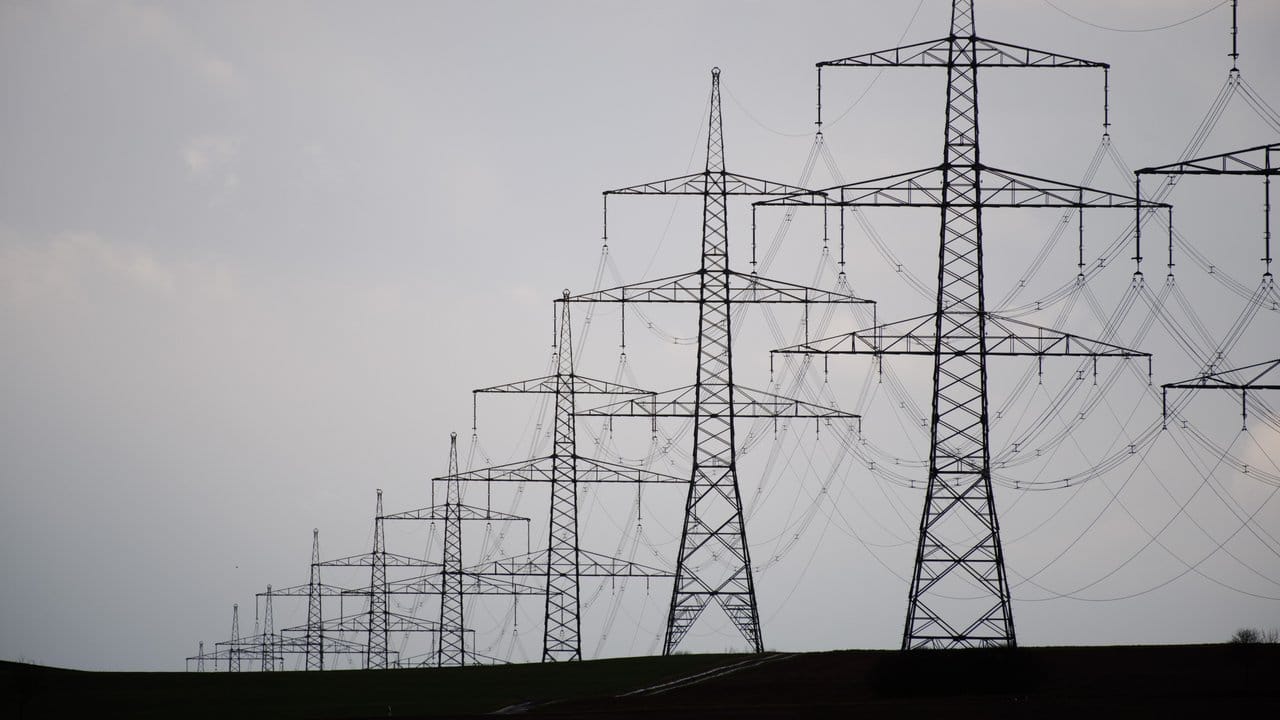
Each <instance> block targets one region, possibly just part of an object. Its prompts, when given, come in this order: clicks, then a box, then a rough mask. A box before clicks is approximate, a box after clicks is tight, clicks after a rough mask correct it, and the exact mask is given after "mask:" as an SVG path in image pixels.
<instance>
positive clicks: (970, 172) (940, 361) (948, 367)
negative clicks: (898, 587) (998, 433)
mask: <svg viewBox="0 0 1280 720" xmlns="http://www.w3.org/2000/svg"><path fill="white" fill-rule="evenodd" d="M951 12H952V16H951V38H950V40H951V42H950V43H949V48H948V58H947V116H946V122H945V128H946V143H945V146H944V150H943V161H942V162H943V170H942V172H943V180H942V188H943V190H942V193H943V194H942V230H941V243H940V247H941V250H940V252H939V262H938V301H937V314H936V323H937V324H936V329H935V332H936V333H937V336H938V337H942V336H944V335H945V334H952V333H954V334H955V335H957V336H960V337H963V338H972V340H973V342H974V343H975V344H976V345H977V346H978V353H977V355H976V356H974V355H971V354H967V353H965V354H943V353H941V352H939V353H938V354H937V355H935V356H934V364H933V412H932V419H931V421H930V424H929V445H930V448H931V450H930V454H929V486H928V489H927V490H926V492H925V501H924V514H923V517H922V518H921V520H920V538H919V544H918V545H917V547H916V563H915V571H914V573H913V574H912V577H911V591H910V596H909V600H908V604H907V622H906V630H905V631H904V635H903V641H902V644H903V646H904V647H911V646H913V645H914V644H915V643H917V642H919V641H920V640H922V639H925V638H929V637H930V636H931V635H932V634H934V632H936V631H935V628H939V627H945V626H946V624H945V623H944V622H943V620H942V618H941V617H940V616H939V615H938V613H937V612H935V611H934V610H933V609H931V608H930V607H929V604H928V603H927V602H926V601H927V600H928V599H929V591H930V590H931V589H932V587H933V586H934V585H935V583H937V582H938V581H939V580H940V579H942V578H943V577H944V576H945V575H946V574H947V573H948V572H950V571H952V570H954V569H956V568H963V569H964V570H965V571H967V572H968V573H969V575H971V576H972V577H973V578H974V579H976V580H977V581H978V583H979V584H980V585H981V586H982V587H983V588H985V589H986V590H987V592H988V593H990V595H991V596H992V597H993V599H994V600H995V602H994V603H993V604H992V605H991V607H990V608H989V609H987V610H985V611H983V612H981V614H980V615H978V616H977V617H976V618H975V619H974V620H972V621H971V623H970V624H969V626H968V627H967V628H965V630H964V631H963V634H964V635H965V637H966V638H967V639H966V642H970V641H976V642H977V643H978V644H1001V645H1005V644H1007V645H1015V644H1017V640H1016V636H1015V635H1014V630H1013V609H1012V607H1011V606H1010V603H1009V581H1008V578H1007V577H1006V576H1005V570H1004V553H1003V549H1002V548H1001V545H1000V525H999V522H998V521H997V518H996V508H995V501H994V498H993V497H992V493H991V449H990V445H989V435H988V431H989V417H988V415H987V364H986V363H987V358H986V316H985V314H984V313H985V311H986V302H985V298H984V293H983V276H982V207H981V205H980V204H979V202H978V201H979V197H978V194H979V187H978V172H979V170H978V66H977V57H976V50H975V48H974V42H975V39H974V18H973V0H956V2H953V3H952V10H951ZM972 521H976V522H977V523H978V528H979V530H978V531H977V532H976V534H975V537H974V541H971V542H969V543H964V545H968V547H964V546H963V545H962V546H960V547H952V545H953V544H954V543H955V541H954V540H953V539H950V538H945V537H944V536H943V532H945V531H946V530H947V529H948V528H944V527H941V526H944V525H961V527H959V528H957V529H959V530H960V531H961V533H963V532H964V531H965V530H967V528H964V527H963V526H962V524H963V523H967V522H972Z"/></svg>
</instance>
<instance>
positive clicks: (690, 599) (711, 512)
mask: <svg viewBox="0 0 1280 720" xmlns="http://www.w3.org/2000/svg"><path fill="white" fill-rule="evenodd" d="M704 177H705V178H706V188H705V192H704V193H703V195H702V267H701V275H702V287H701V293H700V299H701V300H702V302H700V303H699V304H698V381H697V399H696V402H697V405H698V414H697V416H696V417H695V419H694V428H693V476H692V481H691V483H690V485H689V499H688V501H687V502H686V504H685V511H684V532H683V534H682V535H681V537H680V553H679V555H678V556H677V558H678V560H677V564H676V581H675V589H674V592H673V594H672V597H671V612H670V614H669V615H668V619H667V638H666V642H664V643H663V654H667V653H670V652H671V651H673V650H674V649H675V647H676V645H677V644H679V642H680V640H681V639H682V638H683V637H684V635H685V634H686V633H687V632H689V628H690V627H691V626H692V625H693V621H694V620H695V619H697V617H698V615H700V614H701V613H702V610H703V608H704V607H706V604H707V602H708V601H710V600H711V598H712V597H714V598H715V599H716V600H717V601H719V603H720V606H721V607H723V608H724V611H725V613H726V614H728V616H729V619H730V620H732V621H733V624H734V625H736V626H737V627H738V631H739V632H741V633H742V636H743V637H745V638H746V639H747V642H748V643H750V645H751V647H752V649H753V650H755V651H756V652H763V651H764V639H763V638H762V636H761V634H760V610H759V607H758V606H757V604H756V588H755V581H754V578H753V577H752V575H751V553H750V550H749V548H748V546H747V526H746V522H745V521H744V520H743V517H742V495H741V493H740V491H739V488H738V466H737V461H736V460H737V457H736V452H735V449H736V448H737V445H736V444H735V443H734V422H733V354H732V349H731V347H730V341H731V339H732V336H733V333H732V330H731V310H732V307H731V305H730V304H729V218H728V213H729V207H728V206H729V203H728V197H727V192H726V187H725V169H724V130H723V125H722V121H721V115H720V71H719V69H716V70H713V71H712V81H711V112H710V116H709V117H708V121H707V164H706V175H705V176H704ZM722 553H724V554H725V555H722ZM726 555H727V557H728V558H730V559H731V560H730V562H729V563H727V564H722V563H720V562H716V561H717V560H719V559H720V558H721V557H725V556H726ZM695 567H704V568H714V569H713V570H711V571H710V572H708V571H707V570H703V571H702V572H703V573H705V574H707V575H710V574H711V572H714V573H715V575H713V576H710V577H696V576H694V574H693V569H694V568H695Z"/></svg>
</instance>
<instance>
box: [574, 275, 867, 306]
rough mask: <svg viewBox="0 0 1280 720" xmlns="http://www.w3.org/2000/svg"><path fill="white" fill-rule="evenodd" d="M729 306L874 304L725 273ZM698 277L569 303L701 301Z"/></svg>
mask: <svg viewBox="0 0 1280 720" xmlns="http://www.w3.org/2000/svg"><path fill="white" fill-rule="evenodd" d="M728 276H729V287H728V296H727V302H729V303H813V304H835V303H874V302H875V301H874V300H867V299H865V298H860V297H858V296H856V295H851V294H849V293H842V292H834V291H831V290H822V289H819V288H812V287H807V286H805V285H798V284H796V283H790V282H786V281H785V280H774V279H771V278H766V277H760V276H759V275H754V274H748V273H740V272H737V271H735V270H730V271H728ZM701 287H702V277H701V273H697V272H691V273H685V274H684V275H672V276H670V277H664V278H659V279H657V280H649V281H646V282H639V283H634V284H631V285H620V286H618V287H614V288H609V289H607V290H598V291H596V292H590V293H583V294H581V295H574V296H571V297H570V298H569V302H621V303H628V302H642V303H690V304H697V303H699V302H701V301H702V290H701Z"/></svg>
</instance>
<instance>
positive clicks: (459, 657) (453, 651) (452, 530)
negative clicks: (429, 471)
mask: <svg viewBox="0 0 1280 720" xmlns="http://www.w3.org/2000/svg"><path fill="white" fill-rule="evenodd" d="M448 474H449V475H457V474H458V433H449V467H448ZM443 560H444V562H443V565H444V567H442V568H441V571H440V572H441V575H443V580H444V587H443V588H441V589H442V590H443V591H444V592H442V593H441V594H440V640H439V642H438V643H436V666H437V667H446V666H450V665H463V664H465V663H466V658H467V634H466V632H465V630H464V628H465V627H466V624H465V622H464V617H463V612H462V605H463V597H462V483H459V482H458V481H457V480H451V481H449V482H448V483H446V484H445V499H444V557H443Z"/></svg>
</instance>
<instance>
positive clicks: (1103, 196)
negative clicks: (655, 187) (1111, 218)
mask: <svg viewBox="0 0 1280 720" xmlns="http://www.w3.org/2000/svg"><path fill="white" fill-rule="evenodd" d="M975 167H976V170H977V179H978V192H977V205H978V206H980V207H984V208H1036V207H1038V208H1076V209H1092V208H1135V207H1138V206H1139V205H1141V207H1144V208H1162V209H1166V210H1167V209H1169V208H1170V207H1172V206H1171V205H1169V204H1168V203H1163V202H1153V201H1149V200H1139V198H1137V197H1136V196H1133V195H1125V194H1122V193H1113V192H1109V191H1107V190H1099V189H1097V188H1091V187H1086V186H1083V185H1074V184H1072V183H1066V182H1061V181H1057V180H1049V179H1046V178H1041V177H1036V176H1034V175H1027V174H1025V173H1018V172H1013V171H1011V170H1002V169H1000V168H994V167H989V166H986V165H977V166H975ZM945 175H946V172H945V170H944V168H942V167H930V168H924V169H921V170H912V171H910V172H905V173H895V174H893V175H886V176H884V177H879V178H873V179H871V180H861V181H858V182H853V183H846V184H844V185H836V186H833V187H829V188H823V189H821V190H812V191H809V192H806V193H800V194H796V195H788V196H784V197H780V198H774V199H772V200H761V201H759V202H757V203H756V205H757V206H758V207H779V206H783V207H796V206H800V207H814V206H819V207H942V206H943V205H944V203H945V201H944V196H943V190H944V188H945V182H944V176H945Z"/></svg>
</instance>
